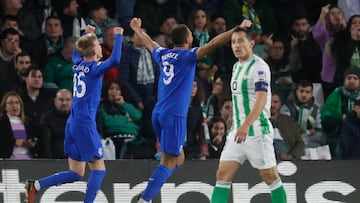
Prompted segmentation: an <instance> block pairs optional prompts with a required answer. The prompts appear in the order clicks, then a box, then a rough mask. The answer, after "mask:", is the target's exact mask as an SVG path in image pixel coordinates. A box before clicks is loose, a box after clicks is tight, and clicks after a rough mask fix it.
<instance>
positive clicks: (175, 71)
mask: <svg viewBox="0 0 360 203" xmlns="http://www.w3.org/2000/svg"><path fill="white" fill-rule="evenodd" d="M250 25H251V22H250V21H248V20H244V21H243V22H242V24H241V25H240V27H245V26H246V27H248V26H250ZM130 27H131V28H132V29H133V30H134V32H135V33H136V34H137V35H138V36H139V37H140V39H141V40H142V42H143V43H144V44H145V46H146V48H147V49H149V50H150V51H151V52H152V55H153V57H154V58H155V60H156V61H157V62H158V63H159V65H160V78H159V84H158V96H157V103H156V105H155V107H154V110H153V114H152V125H153V128H154V130H155V132H156V134H157V136H158V138H159V140H160V150H161V159H160V164H159V165H158V166H157V168H156V169H155V170H154V171H153V173H152V175H151V176H150V178H149V181H148V184H147V187H146V189H145V190H144V192H142V194H141V195H139V196H138V198H139V200H138V203H142V202H150V201H151V200H152V199H153V197H154V196H155V195H156V194H157V193H158V192H159V191H160V189H161V187H162V185H163V184H164V183H165V182H166V180H167V179H168V178H169V177H170V175H171V174H172V173H173V172H174V171H175V170H176V169H177V168H178V167H179V166H180V165H182V164H183V162H184V159H185V156H184V152H183V149H182V147H183V145H184V141H185V134H186V120H187V112H188V109H189V105H190V98H191V91H192V86H193V83H194V77H195V69H196V65H197V61H198V60H199V59H201V58H203V57H204V56H205V55H206V54H208V53H209V52H210V51H212V50H213V49H214V48H216V47H218V46H221V45H224V44H225V43H227V42H228V41H229V40H230V37H231V34H232V32H233V30H234V29H232V30H229V31H227V32H224V33H222V34H219V35H218V36H216V37H215V38H213V39H212V40H211V41H209V42H208V43H207V44H205V45H203V46H202V47H195V48H191V45H192V42H193V37H192V33H191V31H190V29H189V28H188V27H187V26H186V25H184V24H181V25H178V26H176V27H175V28H174V30H173V32H172V41H173V43H174V48H173V49H168V48H163V47H160V46H159V45H158V44H157V43H156V42H155V41H153V40H152V39H151V38H150V37H149V36H148V35H147V34H146V33H145V32H143V31H142V29H141V19H140V18H133V19H132V20H131V22H130Z"/></svg>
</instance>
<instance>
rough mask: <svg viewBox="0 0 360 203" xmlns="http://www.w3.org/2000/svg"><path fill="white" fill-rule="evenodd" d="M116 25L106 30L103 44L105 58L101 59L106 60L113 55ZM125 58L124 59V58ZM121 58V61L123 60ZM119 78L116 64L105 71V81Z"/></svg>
mask: <svg viewBox="0 0 360 203" xmlns="http://www.w3.org/2000/svg"><path fill="white" fill-rule="evenodd" d="M113 28H114V26H110V27H107V28H106V29H105V31H104V42H103V43H102V44H101V48H102V54H103V58H102V59H101V61H105V60H106V59H108V58H109V57H110V56H111V53H112V50H113V48H114V43H115V36H116V35H115V32H114V29H113ZM122 60H124V59H122ZM122 60H121V61H122ZM117 78H118V67H117V66H114V67H112V68H111V69H110V70H108V71H107V72H105V73H104V81H110V80H115V79H117Z"/></svg>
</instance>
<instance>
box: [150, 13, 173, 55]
mask: <svg viewBox="0 0 360 203" xmlns="http://www.w3.org/2000/svg"><path fill="white" fill-rule="evenodd" d="M177 25H178V22H177V20H176V18H175V17H174V16H172V15H169V16H165V17H164V19H163V20H162V24H161V26H160V34H158V35H157V36H155V37H154V41H156V42H157V43H158V44H159V45H160V46H161V47H165V48H169V49H171V48H173V47H174V46H173V42H172V39H171V33H172V31H173V29H174V28H175V27H176V26H177Z"/></svg>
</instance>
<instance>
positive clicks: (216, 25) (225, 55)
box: [210, 13, 236, 78]
mask: <svg viewBox="0 0 360 203" xmlns="http://www.w3.org/2000/svg"><path fill="white" fill-rule="evenodd" d="M210 20H211V31H210V39H212V38H214V37H216V36H217V35H218V34H220V33H223V32H225V31H226V30H227V21H226V18H225V16H224V15H223V14H219V13H218V14H215V15H213V16H211V17H210ZM210 56H211V59H212V61H213V64H212V68H211V69H212V70H213V71H216V72H215V75H214V78H216V77H217V76H219V75H222V74H231V72H232V67H233V64H234V63H235V62H236V58H235V56H234V54H233V53H232V50H231V47H230V43H227V44H225V45H223V46H220V47H218V48H216V49H215V50H214V51H213V52H212V53H211V55H210Z"/></svg>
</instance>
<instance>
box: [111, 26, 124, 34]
mask: <svg viewBox="0 0 360 203" xmlns="http://www.w3.org/2000/svg"><path fill="white" fill-rule="evenodd" d="M113 31H114V33H115V34H121V35H122V34H123V33H124V29H123V28H122V27H114V28H113Z"/></svg>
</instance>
